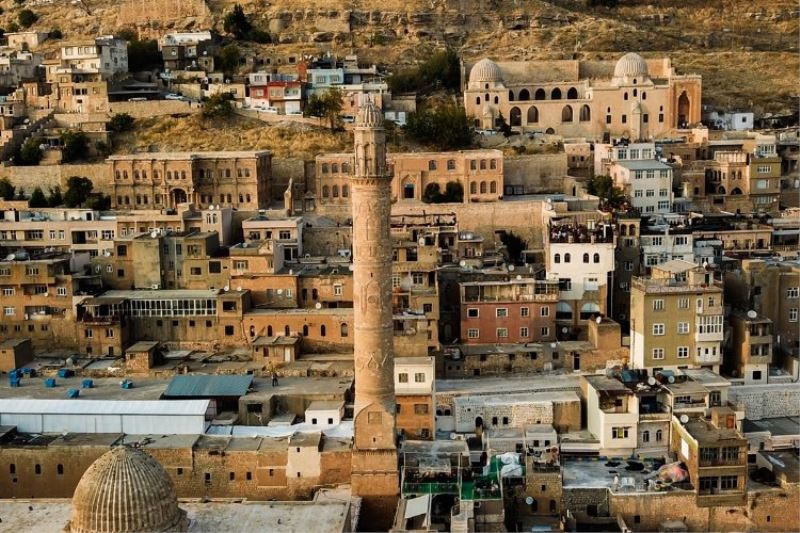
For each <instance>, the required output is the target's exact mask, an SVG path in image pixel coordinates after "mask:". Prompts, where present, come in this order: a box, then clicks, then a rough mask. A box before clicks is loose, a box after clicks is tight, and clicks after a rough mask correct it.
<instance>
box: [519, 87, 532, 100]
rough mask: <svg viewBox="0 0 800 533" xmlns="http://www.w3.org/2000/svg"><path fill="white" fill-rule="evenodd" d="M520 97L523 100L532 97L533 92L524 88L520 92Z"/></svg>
mask: <svg viewBox="0 0 800 533" xmlns="http://www.w3.org/2000/svg"><path fill="white" fill-rule="evenodd" d="M519 99H520V100H522V101H525V100H530V99H531V92H530V91H529V90H528V89H522V90H521V91H520V92H519Z"/></svg>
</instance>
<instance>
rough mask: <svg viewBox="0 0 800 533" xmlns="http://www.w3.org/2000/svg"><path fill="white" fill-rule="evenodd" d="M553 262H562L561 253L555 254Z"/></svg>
mask: <svg viewBox="0 0 800 533" xmlns="http://www.w3.org/2000/svg"><path fill="white" fill-rule="evenodd" d="M553 262H555V263H560V262H561V254H556V255H554V256H553Z"/></svg>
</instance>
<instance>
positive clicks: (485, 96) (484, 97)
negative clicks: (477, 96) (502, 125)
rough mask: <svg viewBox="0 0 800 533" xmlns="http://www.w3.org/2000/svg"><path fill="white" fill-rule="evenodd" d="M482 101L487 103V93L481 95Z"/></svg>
mask: <svg viewBox="0 0 800 533" xmlns="http://www.w3.org/2000/svg"><path fill="white" fill-rule="evenodd" d="M483 101H484V102H488V101H489V93H486V94H484V95H483Z"/></svg>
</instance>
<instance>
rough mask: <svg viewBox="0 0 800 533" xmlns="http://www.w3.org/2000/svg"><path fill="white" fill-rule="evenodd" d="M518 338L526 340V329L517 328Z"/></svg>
mask: <svg viewBox="0 0 800 533" xmlns="http://www.w3.org/2000/svg"><path fill="white" fill-rule="evenodd" d="M519 336H520V337H522V338H526V337H527V336H528V328H525V327H522V328H519Z"/></svg>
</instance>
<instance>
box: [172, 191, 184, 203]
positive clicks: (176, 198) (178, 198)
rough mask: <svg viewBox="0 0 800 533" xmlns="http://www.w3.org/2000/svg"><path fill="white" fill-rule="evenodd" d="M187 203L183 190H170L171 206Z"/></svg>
mask: <svg viewBox="0 0 800 533" xmlns="http://www.w3.org/2000/svg"><path fill="white" fill-rule="evenodd" d="M186 201H187V199H186V191H184V190H183V189H173V190H172V204H173V205H178V204H185V203H186Z"/></svg>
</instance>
